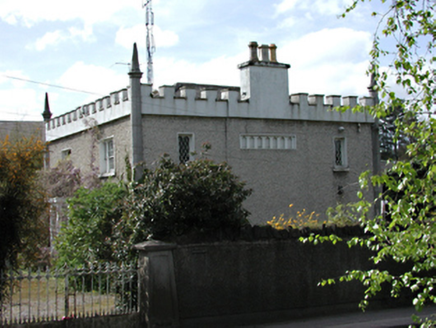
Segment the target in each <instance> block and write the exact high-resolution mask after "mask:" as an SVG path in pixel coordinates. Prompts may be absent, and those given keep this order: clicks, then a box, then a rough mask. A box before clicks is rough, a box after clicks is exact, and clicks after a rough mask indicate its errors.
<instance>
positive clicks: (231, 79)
mask: <svg viewBox="0 0 436 328" xmlns="http://www.w3.org/2000/svg"><path fill="white" fill-rule="evenodd" d="M247 59H248V54H246V53H245V52H244V53H240V54H238V55H236V56H233V57H228V56H221V57H218V58H214V59H212V60H210V61H208V62H205V63H201V64H197V63H192V62H188V61H185V60H177V59H175V58H156V59H155V61H154V64H155V65H154V87H155V88H158V87H159V86H161V85H164V84H165V85H171V84H174V83H177V82H193V83H200V84H201V83H205V84H218V85H232V86H238V85H239V70H238V69H237V64H240V63H242V62H244V61H246V60H247Z"/></svg>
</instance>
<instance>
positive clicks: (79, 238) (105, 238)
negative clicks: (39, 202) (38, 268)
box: [55, 181, 128, 267]
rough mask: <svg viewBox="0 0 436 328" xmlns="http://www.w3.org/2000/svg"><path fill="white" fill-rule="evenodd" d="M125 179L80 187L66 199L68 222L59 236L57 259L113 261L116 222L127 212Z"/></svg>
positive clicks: (66, 261) (79, 264) (79, 262)
mask: <svg viewBox="0 0 436 328" xmlns="http://www.w3.org/2000/svg"><path fill="white" fill-rule="evenodd" d="M127 194H128V190H127V187H126V186H125V185H124V183H122V182H121V183H114V182H110V181H109V182H106V183H103V184H102V185H101V186H99V187H96V188H94V189H86V188H84V187H80V188H79V189H78V190H77V191H76V192H75V193H74V195H73V197H71V198H69V199H68V200H67V203H68V218H69V220H68V222H67V224H66V225H64V226H63V227H62V228H61V231H60V233H59V235H58V237H57V239H56V244H55V248H56V251H57V260H56V263H57V265H58V266H63V265H65V264H67V265H68V266H69V267H82V266H89V265H94V264H97V263H106V262H112V261H114V260H115V258H114V256H113V238H112V236H113V235H114V231H113V229H114V226H115V224H116V223H117V222H119V221H120V220H121V218H122V217H123V213H124V199H125V198H126V197H127Z"/></svg>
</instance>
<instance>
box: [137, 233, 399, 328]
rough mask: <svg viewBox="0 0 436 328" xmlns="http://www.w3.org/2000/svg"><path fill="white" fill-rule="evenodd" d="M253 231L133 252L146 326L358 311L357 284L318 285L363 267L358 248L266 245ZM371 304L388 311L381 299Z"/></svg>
mask: <svg viewBox="0 0 436 328" xmlns="http://www.w3.org/2000/svg"><path fill="white" fill-rule="evenodd" d="M257 230H258V231H257V232H254V233H252V234H251V238H252V239H257V240H253V241H246V240H239V241H221V242H214V243H195V244H166V243H161V242H153V241H150V242H145V243H143V244H140V245H137V246H136V247H137V249H139V250H140V270H141V271H142V278H141V283H142V288H143V291H142V293H141V295H147V298H146V299H142V303H141V304H142V308H143V309H145V312H146V320H148V323H149V326H150V327H156V326H159V325H168V326H171V325H173V326H177V325H180V326H181V327H222V326H232V325H237V324H253V323H262V322H272V321H280V320H286V319H290V318H298V317H303V316H313V315H324V314H327V313H334V312H343V311H358V303H359V301H360V300H361V299H362V296H363V288H362V286H361V285H360V284H359V283H356V282H352V283H338V284H336V285H332V286H327V287H319V286H318V282H319V281H320V280H321V279H323V278H334V277H339V276H340V275H342V274H344V273H345V271H346V270H348V269H369V268H371V267H372V264H371V263H370V262H368V258H369V256H370V253H369V252H368V251H367V250H366V249H361V248H352V249H349V248H348V246H347V245H345V244H340V245H335V246H333V245H331V244H328V243H327V244H320V245H316V246H314V245H312V244H303V243H301V242H299V241H298V239H297V238H296V235H295V234H294V232H291V233H290V234H289V233H287V235H286V236H284V235H280V233H278V235H277V236H276V237H280V238H281V237H283V238H282V239H279V238H271V236H270V235H269V234H272V233H277V232H273V231H272V230H271V229H265V228H257ZM261 230H262V232H259V231H261ZM259 233H260V234H259ZM297 234H298V233H297ZM256 235H257V237H256ZM246 236H248V235H246ZM248 238H249V237H248ZM372 305H377V306H381V305H383V306H387V305H391V300H390V298H389V295H388V294H384V295H381V296H378V297H377V298H376V299H375V300H374V301H373V302H372Z"/></svg>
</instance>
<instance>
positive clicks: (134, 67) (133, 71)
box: [129, 43, 142, 78]
mask: <svg viewBox="0 0 436 328" xmlns="http://www.w3.org/2000/svg"><path fill="white" fill-rule="evenodd" d="M129 75H130V77H139V78H141V77H142V72H141V69H140V68H139V60H138V48H137V47H136V43H134V44H133V55H132V64H131V65H130V72H129Z"/></svg>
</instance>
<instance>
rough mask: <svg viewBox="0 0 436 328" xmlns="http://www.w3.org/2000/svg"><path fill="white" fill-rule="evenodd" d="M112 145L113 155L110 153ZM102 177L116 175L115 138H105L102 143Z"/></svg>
mask: <svg viewBox="0 0 436 328" xmlns="http://www.w3.org/2000/svg"><path fill="white" fill-rule="evenodd" d="M110 144H112V153H109V151H110V148H108V146H109V145H110ZM111 159H112V161H111ZM111 162H112V165H111ZM100 175H101V176H102V177H107V176H114V175H115V142H114V138H113V137H108V138H105V139H103V140H102V141H101V142H100Z"/></svg>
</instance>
